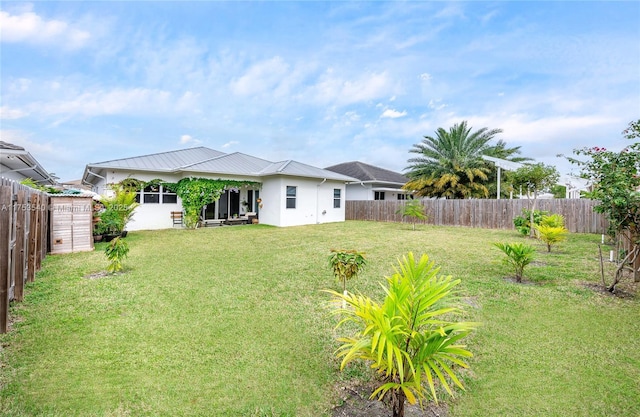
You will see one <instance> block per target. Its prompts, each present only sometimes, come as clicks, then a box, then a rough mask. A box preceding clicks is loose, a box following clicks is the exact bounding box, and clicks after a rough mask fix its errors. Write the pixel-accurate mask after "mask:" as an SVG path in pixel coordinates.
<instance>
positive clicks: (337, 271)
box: [329, 249, 367, 292]
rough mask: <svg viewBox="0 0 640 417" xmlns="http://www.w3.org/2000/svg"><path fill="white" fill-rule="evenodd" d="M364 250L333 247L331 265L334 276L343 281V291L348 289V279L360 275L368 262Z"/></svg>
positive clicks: (330, 258) (330, 257)
mask: <svg viewBox="0 0 640 417" xmlns="http://www.w3.org/2000/svg"><path fill="white" fill-rule="evenodd" d="M364 255H365V254H364V252H358V251H356V250H345V249H331V255H329V267H330V268H331V270H332V271H333V276H334V277H336V279H337V280H338V281H340V282H341V283H342V291H343V292H346V291H347V281H348V280H350V279H352V278H355V277H357V276H358V274H359V273H360V272H362V270H363V269H364V267H365V265H366V264H367V260H366V259H365V256H364Z"/></svg>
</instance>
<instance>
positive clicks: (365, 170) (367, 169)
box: [325, 161, 409, 184]
mask: <svg viewBox="0 0 640 417" xmlns="http://www.w3.org/2000/svg"><path fill="white" fill-rule="evenodd" d="M325 169H327V170H329V171H333V172H337V173H340V174H343V175H347V176H350V177H354V178H357V179H358V180H360V181H363V182H388V183H396V184H405V183H406V182H407V181H409V178H407V177H405V176H404V175H402V174H400V173H398V172H394V171H390V170H388V169H384V168H379V167H376V166H373V165H369V164H365V163H363V162H358V161H353V162H344V163H342V164H338V165H332V166H330V167H327V168H325Z"/></svg>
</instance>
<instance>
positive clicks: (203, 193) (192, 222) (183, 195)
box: [118, 177, 262, 229]
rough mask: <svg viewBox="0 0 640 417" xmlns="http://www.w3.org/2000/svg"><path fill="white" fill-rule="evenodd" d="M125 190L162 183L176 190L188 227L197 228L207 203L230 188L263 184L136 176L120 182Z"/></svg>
mask: <svg viewBox="0 0 640 417" xmlns="http://www.w3.org/2000/svg"><path fill="white" fill-rule="evenodd" d="M118 185H119V186H120V187H121V188H123V189H125V190H135V191H139V190H141V189H144V188H145V187H148V186H150V185H162V186H163V187H164V188H166V189H168V190H171V191H173V192H175V193H176V194H177V195H178V197H180V200H182V207H183V209H184V224H185V226H186V227H188V228H191V229H193V228H195V227H197V225H198V220H199V219H200V211H201V210H202V208H203V207H204V206H206V205H207V204H211V203H213V202H216V201H218V199H219V198H220V196H221V195H222V193H224V191H225V190H227V189H230V188H242V187H247V186H249V187H260V186H261V185H262V184H261V183H259V182H256V181H238V180H223V179H221V178H218V179H215V180H214V179H211V178H195V177H188V178H183V179H181V180H180V181H178V182H177V183H172V182H166V181H163V180H161V179H153V180H151V181H146V182H145V181H141V180H138V179H135V178H126V179H124V180H122V181H120V182H119V183H118Z"/></svg>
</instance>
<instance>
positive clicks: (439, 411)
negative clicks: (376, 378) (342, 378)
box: [331, 383, 448, 417]
mask: <svg viewBox="0 0 640 417" xmlns="http://www.w3.org/2000/svg"><path fill="white" fill-rule="evenodd" d="M374 389H375V387H374V385H373V383H370V384H358V385H343V386H341V387H339V388H338V391H339V394H340V398H341V400H342V403H341V404H340V405H338V406H336V407H334V408H333V412H332V414H331V416H332V417H391V415H392V411H391V408H390V406H389V405H388V404H385V403H384V402H382V401H378V400H370V399H369V396H370V395H371V393H372V392H373V391H374ZM404 415H405V417H446V416H447V415H448V412H447V406H446V404H442V403H440V404H437V405H436V404H435V403H432V402H430V403H428V404H426V405H425V406H424V408H420V405H419V404H415V405H411V404H409V403H407V404H405V409H404Z"/></svg>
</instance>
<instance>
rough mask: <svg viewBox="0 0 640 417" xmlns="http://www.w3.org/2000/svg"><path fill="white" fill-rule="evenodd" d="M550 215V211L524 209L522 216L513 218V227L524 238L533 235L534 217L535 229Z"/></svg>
mask: <svg viewBox="0 0 640 417" xmlns="http://www.w3.org/2000/svg"><path fill="white" fill-rule="evenodd" d="M547 214H549V212H548V211H541V210H533V212H532V210H529V209H526V208H524V209H522V214H521V215H520V216H516V217H514V218H513V225H514V226H515V228H516V230H517V231H518V232H520V234H521V235H523V236H529V234H530V233H531V218H532V217H533V225H534V227H535V226H536V225H538V224H540V222H541V221H542V217H543V216H545V215H547Z"/></svg>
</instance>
